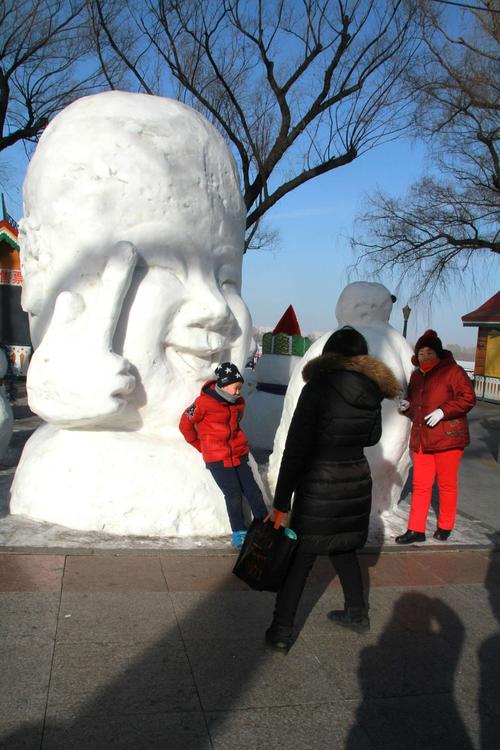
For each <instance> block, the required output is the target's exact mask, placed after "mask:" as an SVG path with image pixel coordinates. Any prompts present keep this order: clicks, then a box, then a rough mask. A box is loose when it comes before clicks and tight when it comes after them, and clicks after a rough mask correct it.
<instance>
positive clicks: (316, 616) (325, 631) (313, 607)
mask: <svg viewBox="0 0 500 750" xmlns="http://www.w3.org/2000/svg"><path fill="white" fill-rule="evenodd" d="M343 607H344V596H343V594H342V590H341V589H340V588H339V589H337V588H332V587H329V588H327V589H325V590H324V591H320V590H317V591H314V589H309V590H308V589H306V590H305V591H304V593H303V594H302V597H301V600H300V603H299V607H298V609H297V616H296V618H295V631H296V632H300V633H301V634H302V633H304V634H305V633H308V634H310V635H330V634H331V632H332V623H331V622H330V621H329V620H328V618H327V614H328V612H330V610H332V609H343Z"/></svg>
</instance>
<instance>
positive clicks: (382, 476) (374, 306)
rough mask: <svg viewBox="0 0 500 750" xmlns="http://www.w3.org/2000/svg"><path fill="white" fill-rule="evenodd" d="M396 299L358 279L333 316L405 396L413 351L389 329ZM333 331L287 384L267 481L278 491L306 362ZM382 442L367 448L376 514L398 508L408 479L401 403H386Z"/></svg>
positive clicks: (313, 351) (316, 350)
mask: <svg viewBox="0 0 500 750" xmlns="http://www.w3.org/2000/svg"><path fill="white" fill-rule="evenodd" d="M394 301H395V298H394V297H392V295H391V294H390V292H389V291H388V290H387V289H386V288H385V286H383V285H382V284H377V283H373V282H368V281H357V282H354V283H352V284H348V285H347V286H346V287H345V288H344V290H343V291H342V292H341V294H340V296H339V299H338V302H337V306H336V308H335V315H336V317H337V322H338V324H339V327H342V326H343V325H352V326H353V327H354V328H356V329H357V330H358V331H360V333H362V334H363V336H364V337H365V338H366V340H367V342H368V350H369V353H370V354H372V355H373V356H374V357H377V358H378V359H380V360H382V361H383V362H384V363H385V364H386V365H387V366H388V367H390V368H391V370H392V371H393V372H394V374H395V376H396V377H397V378H398V380H399V382H400V383H401V391H402V393H406V388H407V385H408V380H409V378H410V374H411V372H412V369H413V367H412V365H411V357H412V354H413V351H412V349H411V347H410V345H409V344H408V342H407V341H406V339H404V338H403V336H401V334H400V333H398V332H397V331H396V330H395V329H394V328H393V327H392V326H391V325H389V322H388V321H389V317H390V314H391V310H392V305H393V302H394ZM331 333H332V331H330V332H329V333H326V334H324V335H323V336H322V337H321V338H319V339H318V340H317V341H315V342H314V344H313V345H312V346H311V348H310V349H309V351H308V352H307V354H306V355H305V356H304V358H303V360H302V361H301V362H300V363H299V365H298V366H297V367H296V368H295V370H294V372H293V375H292V377H291V379H290V383H289V385H288V390H287V394H286V397H285V404H284V407H283V415H282V418H281V422H280V426H279V428H278V430H277V432H276V437H275V440H274V446H273V453H272V454H271V457H270V460H269V473H268V480H269V484H270V486H271V489H272V490H273V491H274V488H275V486H276V481H277V478H278V472H279V467H280V464H281V457H282V455H283V449H284V446H285V440H286V436H287V433H288V428H289V425H290V421H291V419H292V416H293V412H294V411H295V406H296V404H297V400H298V398H299V395H300V392H301V390H302V387H303V385H304V381H303V379H302V369H303V367H304V365H305V364H306V362H308V361H309V360H310V359H312V358H313V357H317V356H319V355H320V354H321V352H322V350H323V346H324V345H325V343H326V341H327V339H328V338H329V336H330V335H331ZM382 424H383V430H382V439H381V441H380V442H379V443H378V445H376V446H373V447H372V448H367V449H366V456H367V458H368V461H369V463H370V467H371V470H372V477H373V512H374V513H379V514H381V513H383V512H384V511H389V510H392V509H393V508H395V506H396V505H397V503H398V501H399V498H400V495H401V490H402V488H403V486H404V483H405V481H406V478H407V476H408V469H409V466H410V458H409V453H408V438H409V430H410V424H409V420H408V419H406V417H403V416H401V415H400V414H399V413H398V411H397V403H396V402H393V401H388V400H384V402H383V407H382Z"/></svg>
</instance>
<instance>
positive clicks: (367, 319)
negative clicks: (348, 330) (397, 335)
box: [335, 281, 396, 326]
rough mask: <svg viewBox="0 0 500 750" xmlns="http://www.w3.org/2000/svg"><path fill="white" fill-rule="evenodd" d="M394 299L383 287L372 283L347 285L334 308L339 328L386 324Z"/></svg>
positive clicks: (356, 282)
mask: <svg viewBox="0 0 500 750" xmlns="http://www.w3.org/2000/svg"><path fill="white" fill-rule="evenodd" d="M395 301H396V297H395V296H394V295H393V294H391V293H390V291H389V290H388V289H387V288H386V287H385V286H384V285H383V284H378V283H376V282H373V281H355V282H353V283H352V284H348V285H347V286H346V287H344V289H343V290H342V292H341V293H340V296H339V298H338V301H337V306H336V307H335V316H336V318H337V321H338V324H339V326H344V325H351V326H355V325H364V326H370V325H376V324H379V323H387V322H388V321H389V317H390V315H391V311H392V305H393V303H394V302H395Z"/></svg>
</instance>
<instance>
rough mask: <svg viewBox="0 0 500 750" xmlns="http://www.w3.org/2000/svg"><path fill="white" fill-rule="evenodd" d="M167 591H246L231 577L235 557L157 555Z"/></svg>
mask: <svg viewBox="0 0 500 750" xmlns="http://www.w3.org/2000/svg"><path fill="white" fill-rule="evenodd" d="M160 560H161V566H162V569H163V573H164V575H165V578H166V580H167V584H168V588H169V591H249V590H250V589H249V587H248V586H247V584H246V583H244V582H243V581H242V580H240V579H239V578H237V577H236V576H235V575H233V573H232V570H233V567H234V564H235V562H236V555H206V556H205V555H160Z"/></svg>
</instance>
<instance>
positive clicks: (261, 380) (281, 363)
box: [242, 305, 311, 451]
mask: <svg viewBox="0 0 500 750" xmlns="http://www.w3.org/2000/svg"><path fill="white" fill-rule="evenodd" d="M310 346H311V341H310V340H309V339H308V338H307V336H302V334H301V332H300V326H299V323H298V321H297V317H296V315H295V311H294V309H293V307H292V305H290V306H289V307H288V309H287V310H286V311H285V313H284V314H283V316H282V317H281V319H280V321H279V323H278V324H277V326H276V327H275V329H274V330H273V332H272V333H271V332H269V333H265V334H264V336H263V337H262V356H261V357H260V358H259V360H258V362H257V365H256V367H255V370H254V372H253V373H252V378H251V383H249V386H248V393H247V395H246V396H245V398H246V402H247V405H246V411H245V417H244V419H243V422H242V427H243V430H244V432H245V434H246V436H247V439H248V442H249V444H250V447H251V448H252V449H258V450H267V451H270V450H272V448H273V441H274V436H275V434H276V430H277V429H278V425H279V423H280V419H281V413H282V411H283V403H284V401H285V394H286V392H287V386H288V382H289V380H290V376H291V374H292V372H293V371H294V370H295V368H296V367H297V365H298V363H299V362H300V361H301V360H302V356H303V355H304V354H305V352H306V351H307V350H308V348H309V347H310Z"/></svg>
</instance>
